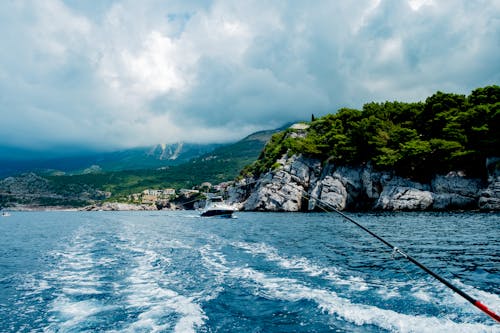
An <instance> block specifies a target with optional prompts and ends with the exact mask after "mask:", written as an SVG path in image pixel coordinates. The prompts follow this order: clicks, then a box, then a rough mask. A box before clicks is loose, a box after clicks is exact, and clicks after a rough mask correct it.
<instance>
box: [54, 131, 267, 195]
mask: <svg viewBox="0 0 500 333" xmlns="http://www.w3.org/2000/svg"><path fill="white" fill-rule="evenodd" d="M276 132H277V131H262V132H258V133H255V134H252V135H250V136H248V137H246V138H245V139H243V140H241V141H239V142H236V143H234V144H230V145H225V146H222V147H219V148H216V149H215V150H213V151H212V152H210V153H207V154H205V155H203V156H201V157H198V158H195V159H192V160H191V161H189V162H188V163H184V164H181V165H177V166H169V167H165V168H162V169H160V170H155V169H149V170H129V171H114V172H101V173H91V174H80V175H63V176H46V177H45V178H48V179H49V180H50V182H51V185H52V186H53V188H55V189H56V191H57V192H64V191H67V189H68V188H69V187H71V186H73V187H75V186H81V185H89V186H92V187H93V188H95V189H100V190H104V191H109V192H111V193H112V195H113V198H117V197H120V196H124V195H128V194H130V193H135V192H140V191H142V190H144V189H146V188H151V189H155V188H157V189H160V188H191V187H193V186H195V185H199V184H201V183H203V182H211V183H214V184H217V183H220V182H223V181H228V180H233V179H234V178H235V177H236V176H237V175H238V174H239V172H240V171H241V170H242V169H243V167H245V166H246V165H249V164H251V163H253V162H254V161H255V160H256V159H257V157H258V156H259V154H260V152H261V151H262V149H263V148H264V145H265V144H266V142H267V140H269V138H270V137H271V136H272V135H273V134H274V133H276Z"/></svg>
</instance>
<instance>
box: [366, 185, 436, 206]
mask: <svg viewBox="0 0 500 333" xmlns="http://www.w3.org/2000/svg"><path fill="white" fill-rule="evenodd" d="M432 203H433V197H432V193H431V192H429V191H425V190H420V189H416V188H413V187H402V186H388V187H386V188H384V190H383V191H382V193H381V194H380V197H379V199H378V201H377V203H376V204H375V207H374V208H375V209H381V210H393V211H399V210H426V209H429V208H430V207H431V206H432Z"/></svg>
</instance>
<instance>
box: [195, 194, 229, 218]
mask: <svg viewBox="0 0 500 333" xmlns="http://www.w3.org/2000/svg"><path fill="white" fill-rule="evenodd" d="M236 210H237V209H236V208H235V207H233V206H231V205H228V204H226V203H224V200H223V199H222V197H212V198H210V199H207V203H206V204H205V208H204V209H203V211H202V212H201V216H203V217H212V216H217V217H232V216H233V213H234V212H235V211H236Z"/></svg>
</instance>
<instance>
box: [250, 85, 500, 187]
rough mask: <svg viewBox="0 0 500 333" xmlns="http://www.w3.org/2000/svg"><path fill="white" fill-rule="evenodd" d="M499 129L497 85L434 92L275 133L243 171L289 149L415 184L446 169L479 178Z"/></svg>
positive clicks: (259, 169) (268, 163) (262, 166)
mask: <svg viewBox="0 0 500 333" xmlns="http://www.w3.org/2000/svg"><path fill="white" fill-rule="evenodd" d="M498 128H500V87H499V86H496V85H493V86H487V87H484V88H478V89H475V90H474V91H472V92H471V94H470V95H469V96H465V95H459V94H451V93H443V92H437V93H435V94H434V95H432V96H430V97H428V98H427V99H426V100H425V102H417V103H403V102H383V103H374V102H372V103H367V104H365V105H364V106H363V109H362V110H356V109H348V108H343V109H340V110H339V111H338V112H337V113H336V114H329V115H326V116H324V117H321V118H314V119H312V121H311V122H310V127H309V128H308V129H307V130H306V133H305V134H302V135H292V134H293V132H294V131H295V130H293V129H288V130H286V131H284V132H281V133H277V134H275V135H274V136H273V138H272V139H271V140H270V142H269V143H268V144H267V145H266V147H265V148H264V150H263V151H262V153H261V155H260V157H259V159H258V160H257V161H256V162H255V163H253V164H252V165H250V166H248V167H246V168H245V169H244V170H243V171H242V174H243V175H248V174H252V175H258V174H261V173H263V172H265V171H267V170H269V169H270V168H271V167H272V165H273V164H274V163H275V162H276V160H277V159H278V158H280V157H281V156H282V155H283V154H284V153H286V152H289V153H292V154H296V153H300V154H303V155H305V156H308V157H313V158H318V159H321V160H324V161H328V162H334V163H337V164H343V165H359V164H364V163H368V162H370V163H372V164H373V165H374V166H375V167H376V168H379V169H390V170H395V171H396V172H397V173H399V174H400V175H402V176H406V177H410V178H414V179H428V178H429V177H431V176H432V175H433V174H436V173H443V172H447V171H449V170H464V171H465V172H466V173H467V174H469V175H471V176H484V175H485V158H486V157H488V156H494V155H498V147H500V136H499V134H498Z"/></svg>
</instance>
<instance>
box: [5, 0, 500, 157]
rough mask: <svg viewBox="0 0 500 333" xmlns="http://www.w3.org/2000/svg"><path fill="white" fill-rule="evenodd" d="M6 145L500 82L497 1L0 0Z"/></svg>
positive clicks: (98, 142) (250, 121)
mask: <svg viewBox="0 0 500 333" xmlns="http://www.w3.org/2000/svg"><path fill="white" fill-rule="evenodd" d="M0 31H1V34H2V38H1V39H0V43H1V46H0V117H1V130H0V146H14V147H20V148H30V149H50V148H57V147H59V146H66V147H68V146H69V147H71V146H73V147H84V148H90V149H115V148H125V147H133V146H144V145H150V144H156V143H169V142H176V141H188V142H207V143H208V142H224V141H231V140H237V139H240V138H242V137H243V136H245V135H246V134H249V133H251V132H253V131H256V130H260V129H270V128H275V127H278V126H280V125H282V124H284V123H286V122H289V121H294V120H298V119H305V120H307V119H309V118H310V116H311V114H312V113H314V114H315V115H323V114H326V113H329V112H335V111H336V110H337V109H338V108H339V107H343V106H348V107H355V108H359V107H361V106H362V105H363V103H365V102H369V101H385V100H402V101H418V100H423V99H425V97H426V96H428V95H430V94H432V93H434V92H435V91H437V90H441V91H446V92H456V93H465V94H467V93H469V92H470V91H471V90H472V89H474V88H476V87H480V86H485V85H488V84H500V1H499V0H490V1H488V0H355V1H354V0H353V1H348V0H345V1H343V0H332V1H299V0H291V1H251V0H249V1H246V0H244V1H218V0H214V1H209V0H205V1H196V0H141V1H137V0H95V1H90V0H43V1H38V0H32V1H29V0H26V1H25V0H5V1H2V6H0Z"/></svg>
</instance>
